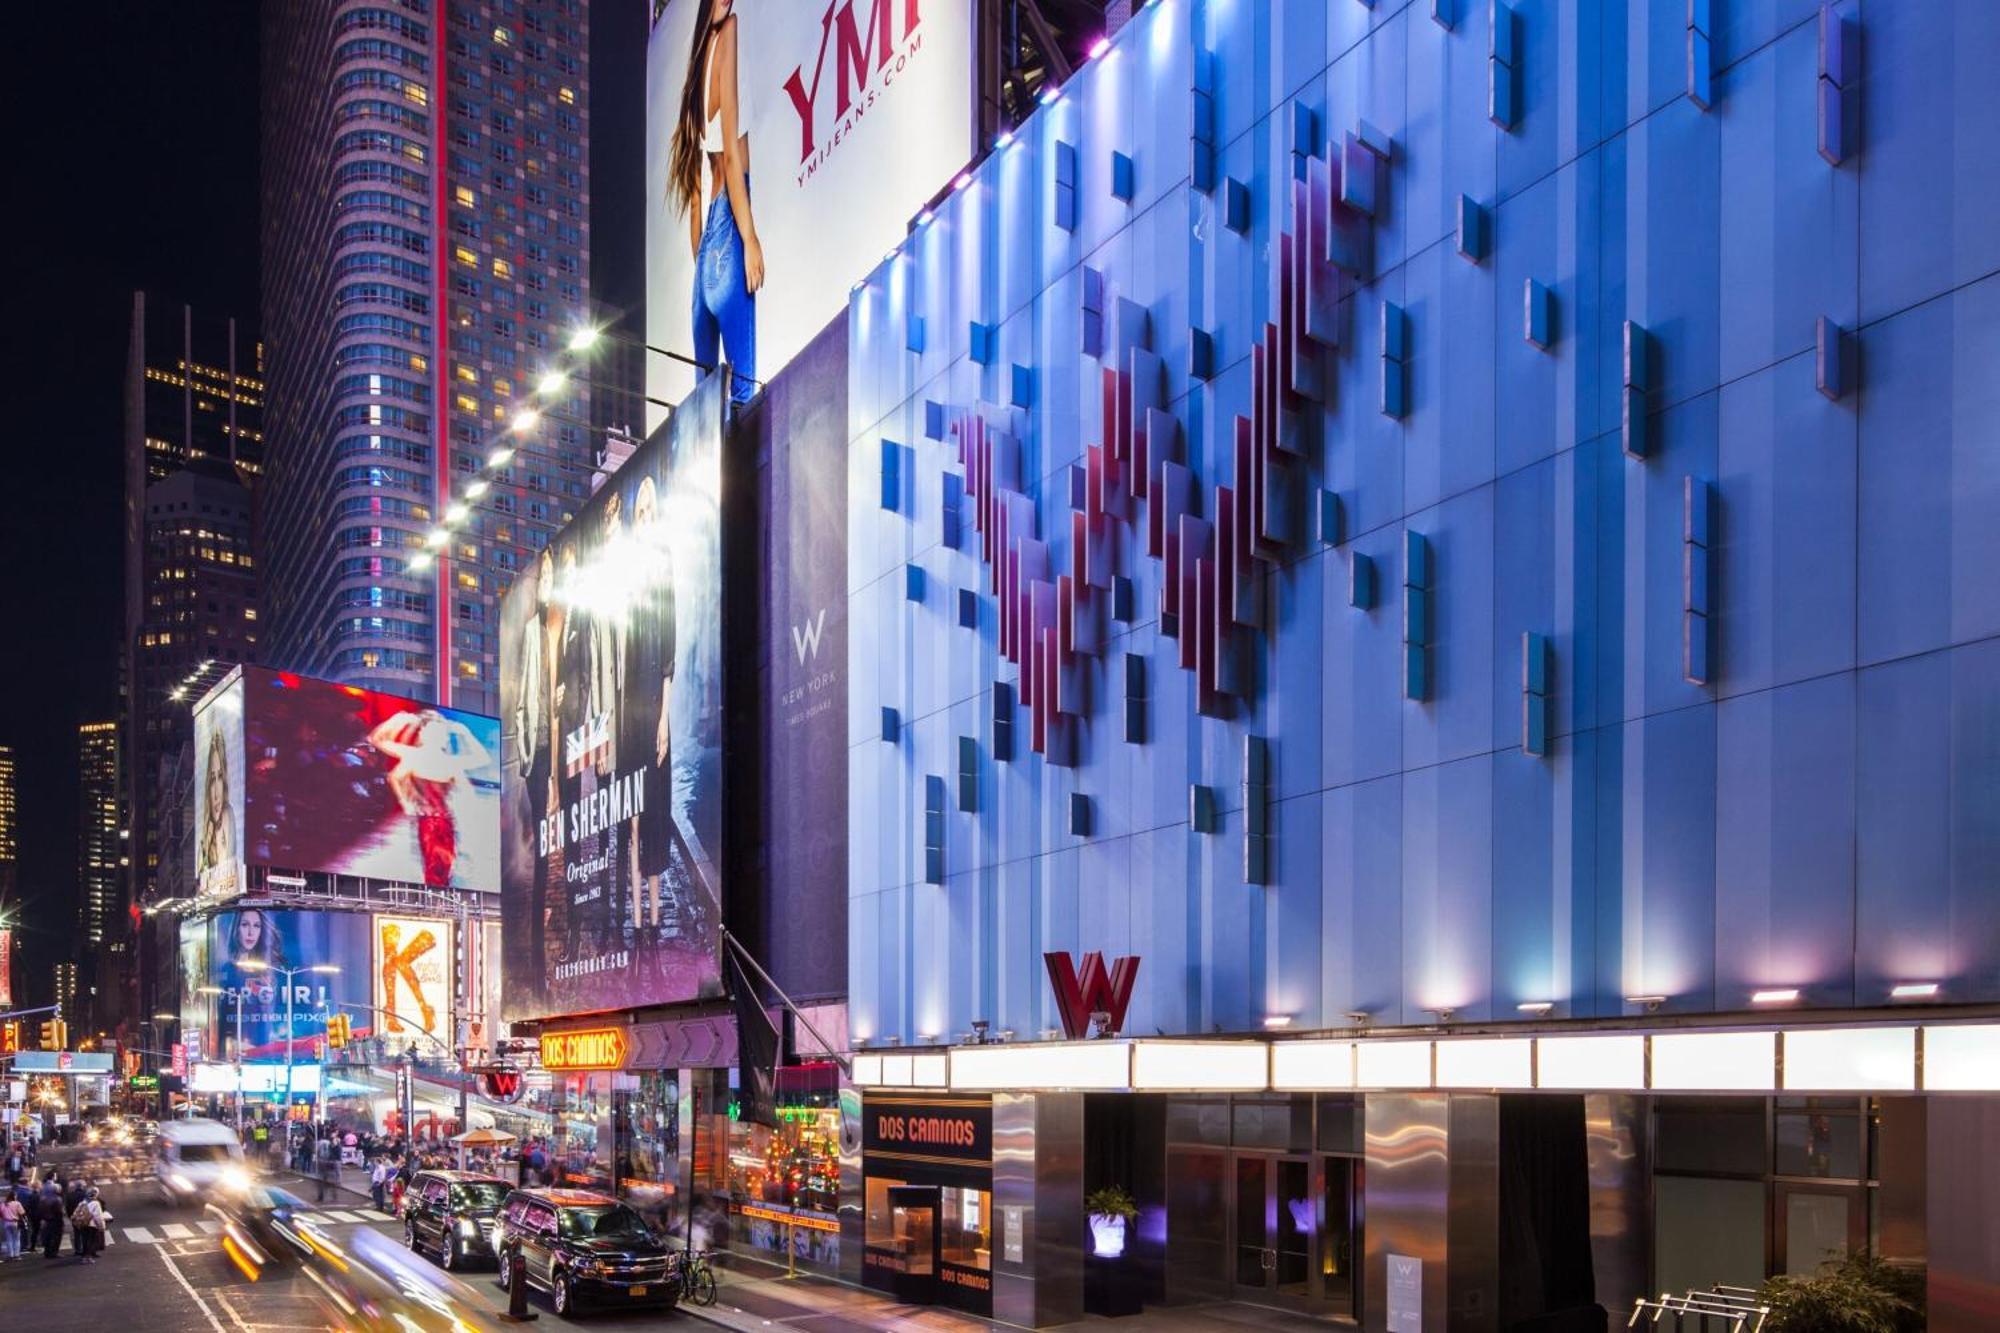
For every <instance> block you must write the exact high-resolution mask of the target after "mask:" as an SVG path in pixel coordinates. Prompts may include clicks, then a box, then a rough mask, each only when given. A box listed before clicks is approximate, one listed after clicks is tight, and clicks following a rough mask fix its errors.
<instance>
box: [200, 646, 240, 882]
mask: <svg viewBox="0 0 2000 1333" xmlns="http://www.w3.org/2000/svg"><path fill="white" fill-rule="evenodd" d="M194 762H195V783H194V877H195V884H196V885H197V886H198V889H199V892H201V893H202V894H203V895H206V896H218V897H219V896H226V895H228V894H231V893H235V892H237V891H238V890H239V889H240V888H242V885H243V813H244V812H243V678H242V676H241V675H240V674H239V675H234V676H232V677H231V678H229V679H227V680H225V681H223V683H222V684H221V685H219V686H217V687H216V688H215V689H213V690H211V691H210V692H209V693H208V695H207V696H206V697H204V698H203V699H202V701H201V702H200V703H198V704H196V705H195V710H194Z"/></svg>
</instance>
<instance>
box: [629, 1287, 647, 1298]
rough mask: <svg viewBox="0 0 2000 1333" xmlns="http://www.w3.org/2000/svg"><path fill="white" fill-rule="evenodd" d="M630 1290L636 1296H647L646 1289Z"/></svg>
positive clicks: (634, 1288) (635, 1288)
mask: <svg viewBox="0 0 2000 1333" xmlns="http://www.w3.org/2000/svg"><path fill="white" fill-rule="evenodd" d="M630 1290H631V1292H632V1294H633V1295H634V1296H644V1295H645V1294H646V1289H645V1288H644V1287H633V1288H631V1289H630Z"/></svg>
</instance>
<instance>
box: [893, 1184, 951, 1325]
mask: <svg viewBox="0 0 2000 1333" xmlns="http://www.w3.org/2000/svg"><path fill="white" fill-rule="evenodd" d="M939 1202H940V1200H939V1191H938V1188H937V1186H935V1185H897V1186H895V1187H893V1188H892V1189H890V1191H889V1232H890V1237H891V1241H890V1245H891V1248H893V1249H894V1250H895V1251H896V1255H897V1258H898V1260H899V1261H900V1267H899V1268H898V1270H897V1272H896V1298H897V1299H898V1300H901V1301H906V1302H908V1303H909V1304H911V1305H931V1304H935V1303H936V1301H937V1273H938V1205H939Z"/></svg>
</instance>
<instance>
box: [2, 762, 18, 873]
mask: <svg viewBox="0 0 2000 1333" xmlns="http://www.w3.org/2000/svg"><path fill="white" fill-rule="evenodd" d="M16 780H17V779H16V776H15V770H14V747H13V746H11V745H0V911H4V910H5V909H6V908H7V907H8V906H9V905H11V904H12V903H13V901H14V895H15V892H16V890H17V889H19V887H20V885H19V882H18V880H17V879H16V875H17V874H18V873H19V869H20V867H19V859H20V855H21V846H20V842H19V840H18V839H19V836H20V834H19V824H18V823H17V820H18V819H19V815H18V813H17V811H18V810H19V806H18V805H17V804H16V800H17V798H16V796H15V794H14V784H15V782H16Z"/></svg>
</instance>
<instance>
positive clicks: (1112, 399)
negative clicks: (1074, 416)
mask: <svg viewBox="0 0 2000 1333" xmlns="http://www.w3.org/2000/svg"><path fill="white" fill-rule="evenodd" d="M1098 412H1099V416H1098V419H1097V420H1098V426H1097V439H1098V442H1099V443H1100V444H1102V445H1103V446H1104V447H1105V448H1107V449H1109V448H1110V447H1111V442H1112V441H1113V440H1114V439H1116V438H1117V436H1118V368H1117V367H1116V366H1106V367H1105V368H1104V370H1103V373H1102V376H1101V378H1100V379H1099V380H1098Z"/></svg>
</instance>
